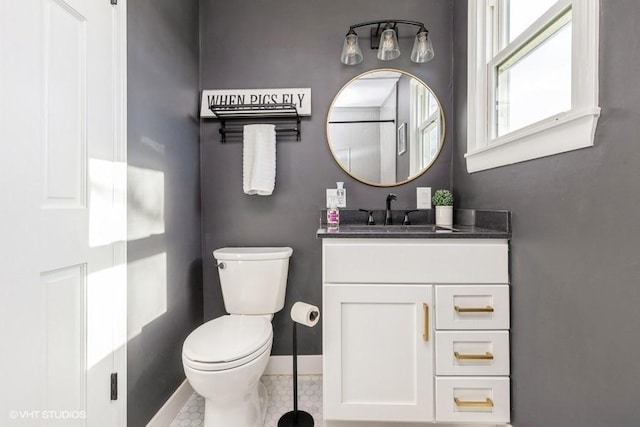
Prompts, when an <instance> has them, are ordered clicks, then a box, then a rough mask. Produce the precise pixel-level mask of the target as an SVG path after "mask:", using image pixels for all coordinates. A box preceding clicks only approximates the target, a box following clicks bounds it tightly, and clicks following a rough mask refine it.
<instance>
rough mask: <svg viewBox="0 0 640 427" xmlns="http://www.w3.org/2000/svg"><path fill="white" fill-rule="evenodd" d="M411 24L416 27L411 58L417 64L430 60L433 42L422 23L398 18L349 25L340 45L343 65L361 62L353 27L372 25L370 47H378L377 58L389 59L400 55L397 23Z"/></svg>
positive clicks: (360, 53)
mask: <svg viewBox="0 0 640 427" xmlns="http://www.w3.org/2000/svg"><path fill="white" fill-rule="evenodd" d="M399 24H402V25H413V26H416V27H418V33H417V34H416V37H415V39H414V41H413V49H412V50H411V60H412V61H413V62H416V63H418V64H422V63H425V62H428V61H431V60H432V59H433V56H434V52H433V44H432V43H431V37H429V32H428V31H427V29H426V28H425V26H424V24H423V23H421V22H416V21H405V20H399V19H383V20H380V21H370V22H363V23H361V24H356V25H352V26H351V27H349V31H348V32H347V35H346V37H345V38H344V44H343V45H342V55H340V61H341V62H342V63H343V64H345V65H356V64H359V63H361V62H362V50H360V45H359V44H358V34H357V33H356V31H355V29H356V28H360V27H368V26H372V28H371V30H370V34H371V40H370V42H371V49H378V55H377V56H378V59H380V60H382V61H390V60H392V59H396V58H397V57H398V56H400V47H399V46H398V25H399Z"/></svg>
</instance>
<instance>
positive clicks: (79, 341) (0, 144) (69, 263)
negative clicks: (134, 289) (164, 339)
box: [0, 0, 126, 427]
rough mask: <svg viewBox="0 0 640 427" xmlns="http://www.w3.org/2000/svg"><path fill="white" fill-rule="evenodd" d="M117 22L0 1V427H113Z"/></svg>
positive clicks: (118, 314) (77, 5) (118, 416)
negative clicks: (17, 426) (0, 374)
mask: <svg viewBox="0 0 640 427" xmlns="http://www.w3.org/2000/svg"><path fill="white" fill-rule="evenodd" d="M125 11H126V9H125V4H124V0H120V1H119V4H118V5H112V4H111V3H110V0H0V257H1V258H0V259H1V261H0V262H1V265H0V328H1V329H0V338H1V339H2V351H1V352H0V353H1V356H0V370H1V371H2V376H1V377H2V387H1V388H0V425H3V426H4V425H8V426H11V425H29V426H65V427H67V426H85V425H86V426H92V427H93V426H103V425H104V426H116V425H122V426H124V425H125V423H126V414H125V409H126V393H125V391H126V382H125V379H126V371H125V368H126V355H125V344H126V288H125V286H126V264H125V262H126V253H125V247H126V246H125V245H126V243H125V234H126V217H125V212H126V209H125V207H126V194H125V188H126V187H125V183H126V168H125V166H126V165H125V163H124V162H125V159H126V155H125V154H126V142H125V141H126V139H125V135H126V133H125V129H126V124H125V109H124V107H125V102H124V101H125V90H126V88H125V81H126V80H125V70H126V68H125V65H126V64H125V62H124V60H125V58H126V56H125V55H126V45H125V43H126V37H125V34H126V33H125V28H126V12H125ZM112 373H118V374H119V387H118V389H119V390H118V391H119V396H118V399H117V400H111V393H110V378H111V374H112Z"/></svg>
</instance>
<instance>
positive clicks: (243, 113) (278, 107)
mask: <svg viewBox="0 0 640 427" xmlns="http://www.w3.org/2000/svg"><path fill="white" fill-rule="evenodd" d="M209 109H210V110H211V112H212V113H213V114H215V116H216V118H217V119H218V120H220V130H219V132H220V142H222V143H225V142H227V135H232V134H236V135H242V131H243V129H242V126H244V125H245V124H251V123H255V121H257V120H261V121H262V120H266V119H274V121H277V123H274V124H275V125H276V134H282V133H295V134H296V141H300V115H299V114H298V109H297V108H296V106H295V104H234V105H227V104H224V105H211V106H209ZM292 121H295V125H289V126H286V124H287V122H292ZM231 122H233V123H234V125H232V126H229V125H230V124H231Z"/></svg>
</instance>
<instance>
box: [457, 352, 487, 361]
mask: <svg viewBox="0 0 640 427" xmlns="http://www.w3.org/2000/svg"><path fill="white" fill-rule="evenodd" d="M453 355H454V356H456V359H458V360H493V354H491V353H490V352H488V351H487V352H486V353H485V354H461V353H458V352H457V351H454V352H453Z"/></svg>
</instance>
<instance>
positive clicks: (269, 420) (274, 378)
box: [169, 375, 322, 427]
mask: <svg viewBox="0 0 640 427" xmlns="http://www.w3.org/2000/svg"><path fill="white" fill-rule="evenodd" d="M262 383H263V384H264V385H265V387H266V388H267V392H268V393H269V405H268V407H267V416H266V419H265V421H264V426H265V427H277V425H278V420H279V419H280V417H281V416H282V414H284V413H286V412H289V411H291V410H293V377H292V376H291V375H265V376H263V377H262ZM298 409H300V410H302V411H306V412H308V413H310V414H311V415H312V416H313V419H314V421H315V425H316V426H321V425H322V376H321V375H299V376H298ZM203 417H204V399H203V398H202V396H200V395H198V394H197V393H194V394H193V396H191V398H190V399H189V400H188V401H187V403H186V404H185V405H184V406H183V407H182V409H181V410H180V413H179V414H178V415H177V416H176V417H175V419H174V420H173V421H172V422H171V425H170V426H169V427H200V426H202V420H203Z"/></svg>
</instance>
